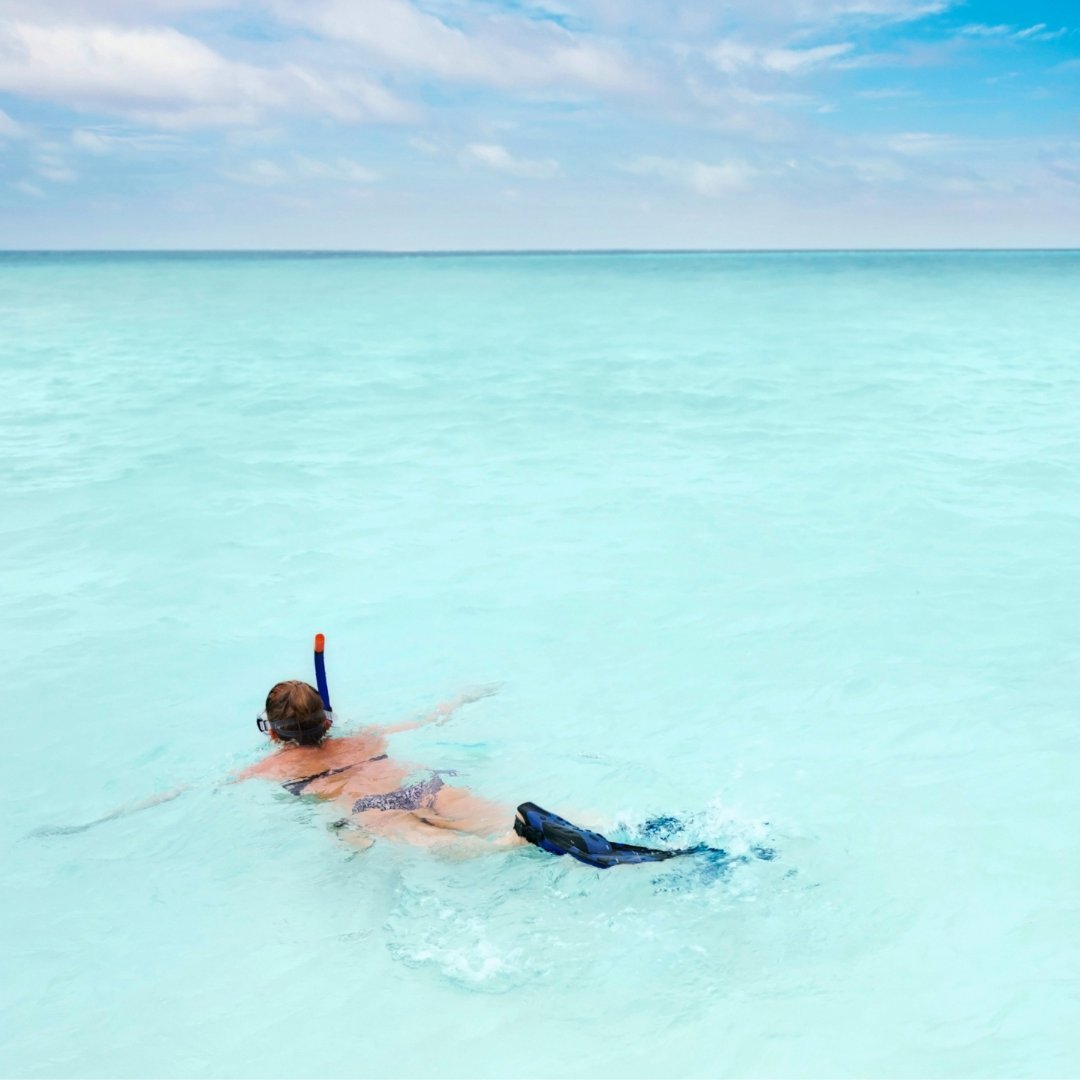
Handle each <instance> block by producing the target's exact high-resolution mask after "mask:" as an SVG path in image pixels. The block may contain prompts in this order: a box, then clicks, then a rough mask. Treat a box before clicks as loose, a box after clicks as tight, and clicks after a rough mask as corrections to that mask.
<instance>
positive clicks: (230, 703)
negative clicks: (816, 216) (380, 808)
mask: <svg viewBox="0 0 1080 1080" xmlns="http://www.w3.org/2000/svg"><path fill="white" fill-rule="evenodd" d="M0 373H2V376H0V377H2V383H0V386H2V394H0V495H2V502H0V505H2V514H0V635H2V640H0V657H2V668H0V670H2V673H3V684H2V694H0V701H2V704H3V725H4V727H3V730H4V732H5V736H6V738H5V753H4V754H3V756H2V759H0V770H2V773H0V853H2V858H3V867H4V874H3V884H2V894H3V926H4V935H3V945H2V978H0V1074H3V1075H5V1076H16V1077H24V1076H25V1077H75V1076H79V1077H179V1076H185V1077H204V1076H205V1077H257V1076H258V1077H315V1076H324V1077H354V1076H355V1077H469V1078H472V1077H507V1076H512V1077H520V1076H537V1077H611V1078H615V1077H620V1078H621V1077H745V1076H772V1077H867V1076H872V1077H907V1076H952V1077H1003V1076H1015V1077H1052V1076H1077V1075H1078V1074H1080V858H1078V841H1077V836H1078V826H1080V724H1078V710H1080V254H1076V253H1068V252H1057V253H1052V252H1045V253H1040V252H1005V253H989V254H988V253H983V254H979V253H962V252H961V253H936V254H935V253H880V254H866V253H862V254H860V253H821V254H798V253H792V254H783V253H773V254H702V255H692V254H686V255H649V254H640V255H632V254H625V255H586V254H581V255H566V256H559V255H519V256H440V257H435V256H428V257H389V256H387V257H370V256H367V257H365V256H323V257H305V256H302V255H236V256H225V255H92V254H80V255H17V254H9V255H2V256H0ZM316 631H322V632H325V634H326V635H327V642H328V644H327V659H328V669H329V676H330V687H331V691H332V695H333V698H334V704H335V707H336V709H337V711H338V714H339V717H340V718H341V719H340V721H339V730H342V729H344V730H351V729H354V728H356V727H358V726H360V725H363V724H369V723H384V722H385V723H389V722H391V721H396V720H400V719H403V718H408V717H410V716H413V715H415V714H416V713H417V712H419V711H420V710H423V709H424V708H426V707H430V706H431V705H434V704H435V703H437V702H438V701H440V700H443V699H445V698H446V697H448V696H451V695H453V694H454V693H456V692H457V691H458V690H460V689H461V688H462V687H463V686H468V685H470V684H475V683H488V682H499V683H502V684H503V685H502V689H501V691H500V693H499V694H498V695H496V696H494V697H491V698H488V699H485V700H484V701H481V702H479V703H477V704H475V705H473V706H470V707H469V708H468V709H465V710H463V711H462V712H461V713H460V714H459V715H458V716H456V717H455V718H454V719H453V720H452V721H451V722H450V723H449V724H447V725H445V726H442V727H436V728H428V729H425V730H422V731H418V732H412V733H408V734H404V735H400V736H395V740H396V741H395V744H394V753H396V754H400V755H401V756H402V757H404V758H406V759H408V760H411V761H415V762H421V763H426V764H430V765H432V766H434V767H438V768H448V769H457V770H458V771H459V774H460V775H459V776H458V777H457V778H456V779H455V780H454V782H455V783H459V784H465V785H468V786H469V787H471V788H473V789H475V790H476V791H477V792H479V793H481V794H483V795H485V796H487V797H489V798H493V799H497V800H501V801H504V802H505V803H506V804H507V805H508V807H512V806H513V805H514V804H516V803H518V802H520V801H523V800H526V799H531V800H533V801H536V802H538V803H540V804H541V805H544V806H547V807H549V808H551V809H553V810H556V811H559V812H561V813H563V814H564V815H566V816H568V817H572V818H575V819H578V820H580V821H582V822H583V823H585V824H588V825H591V826H594V827H598V828H601V829H604V830H608V831H609V832H610V833H611V835H613V836H617V837H621V838H623V839H629V840H633V839H634V838H636V837H640V836H641V835H642V832H641V825H642V823H643V822H645V821H646V820H648V819H650V818H654V817H656V816H657V815H668V816H672V817H675V818H677V819H678V820H679V822H680V823H681V825H680V827H679V829H678V832H677V834H675V835H674V836H673V838H672V840H671V842H672V843H680V844H691V843H708V844H712V845H718V846H722V847H724V848H725V849H726V850H727V851H728V852H729V854H730V855H731V856H732V859H731V862H730V863H729V864H728V865H727V866H726V867H724V868H723V869H722V870H720V871H717V870H716V868H715V867H712V868H710V867H709V866H708V865H706V864H704V863H702V862H701V861H695V860H694V859H691V858H687V859H682V860H674V861H672V862H671V863H668V864H666V865H665V866H662V867H648V866H646V867H630V868H618V869H615V870H612V871H609V872H606V873H605V872H600V871H596V870H592V869H590V868H588V867H585V866H582V865H580V864H578V863H574V862H572V861H571V860H570V859H565V858H564V859H558V858H555V857H553V856H548V855H545V854H543V853H541V852H539V851H537V850H535V849H523V850H517V851H514V852H512V853H508V854H502V855H498V856H490V857H486V858H481V859H476V860H472V861H460V862H445V861H440V860H438V859H434V858H432V857H431V856H430V855H426V854H425V853H424V852H422V851H418V850H414V849H411V848H402V847H395V846H394V845H392V844H388V843H385V842H382V843H377V844H376V845H375V847H374V848H373V849H371V851H369V852H367V853H364V854H350V853H349V851H348V849H346V848H345V847H344V846H343V845H342V844H341V843H340V842H339V841H338V839H337V838H336V835H335V834H334V833H333V832H332V831H330V830H328V828H327V827H326V822H327V818H326V816H325V814H324V813H323V812H322V811H321V810H320V808H319V807H318V806H317V805H316V804H315V803H314V802H313V801H311V800H302V799H294V798H292V797H290V796H288V795H286V794H285V793H284V792H282V791H281V790H280V789H275V788H272V787H270V786H269V785H265V784H259V783H257V782H252V783H247V784H237V785H228V784H226V783H225V781H226V780H227V779H228V777H229V775H230V773H231V772H233V771H234V770H236V769H238V768H240V767H242V766H244V765H246V764H249V763H251V762H254V761H256V760H257V759H258V758H259V756H260V755H261V754H263V753H264V752H265V751H266V748H267V747H266V743H265V740H264V737H263V736H261V735H260V734H259V733H258V731H257V730H256V726H255V716H256V714H257V713H258V712H259V710H260V709H261V708H262V705H263V699H264V697H265V695H266V691H267V690H268V688H269V687H270V686H271V684H273V683H274V682H276V681H278V680H279V679H283V678H290V677H300V678H310V671H311V655H310V649H311V637H312V635H313V634H314V633H315V632H316ZM180 784H185V785H190V789H189V790H188V791H187V792H186V794H184V795H182V796H181V797H179V798H177V799H175V800H173V801H171V802H168V803H165V804H162V805H159V806H156V807H154V808H151V809H146V810H143V811H142V812H139V813H134V814H131V815H129V816H125V817H120V818H117V819H115V820H112V821H108V822H105V823H103V824H100V825H97V826H95V827H93V828H91V829H88V830H86V831H83V832H78V833H73V834H68V835H51V836H49V835H46V836H43V835H40V834H38V835H32V836H31V835H28V834H31V833H32V832H34V831H35V830H41V829H45V828H49V827H53V826H63V825H70V824H75V823H82V822H87V821H90V820H93V819H95V818H100V817H102V816H103V815H106V814H108V813H109V812H110V811H112V810H113V809H115V808H116V807H118V806H122V805H125V804H128V803H132V802H136V801H138V800H141V799H145V798H147V797H149V796H152V795H154V794H155V793H161V792H166V791H168V790H170V789H172V788H174V787H176V786H177V785H180ZM755 848H758V849H769V850H771V851H772V852H774V853H775V855H774V857H773V858H772V859H769V860H764V859H759V858H755V857H753V850H754V849H755Z"/></svg>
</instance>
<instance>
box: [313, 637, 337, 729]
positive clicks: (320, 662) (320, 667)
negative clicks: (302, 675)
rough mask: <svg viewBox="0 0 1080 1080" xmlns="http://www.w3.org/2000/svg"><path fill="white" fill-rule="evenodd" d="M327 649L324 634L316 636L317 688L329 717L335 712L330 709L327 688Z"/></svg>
mask: <svg viewBox="0 0 1080 1080" xmlns="http://www.w3.org/2000/svg"><path fill="white" fill-rule="evenodd" d="M325 648H326V638H325V637H324V636H323V635H322V634H316V635H315V686H316V687H317V688H318V691H319V697H321V698H322V706H323V708H324V709H325V710H326V712H327V715H329V714H330V713H331V712H333V710H332V709H331V708H330V691H329V690H327V688H326V661H325V659H324V657H323V650H324V649H325Z"/></svg>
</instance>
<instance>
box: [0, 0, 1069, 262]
mask: <svg viewBox="0 0 1080 1080" xmlns="http://www.w3.org/2000/svg"><path fill="white" fill-rule="evenodd" d="M880 247H886V248H894V247H931V248H934V247H1080V2H1077V0H1024V2H1018V0H1009V2H1004V0H968V2H966V3H962V2H954V0H715V2H706V0H233V2H229V0H0V248H7V249H35V250H37V249H82V248H91V249H93V248H124V249H127V248H138V249H141V248H169V249H190V248H203V249H207V248H208V249H233V248H241V249H294V248H299V249H305V250H307V249H366V250H406V251H407V250H476V249H481V250H487V249H612V248H632V249H663V248H677V249H681V248H735V249H747V248H751V249H752V248H880Z"/></svg>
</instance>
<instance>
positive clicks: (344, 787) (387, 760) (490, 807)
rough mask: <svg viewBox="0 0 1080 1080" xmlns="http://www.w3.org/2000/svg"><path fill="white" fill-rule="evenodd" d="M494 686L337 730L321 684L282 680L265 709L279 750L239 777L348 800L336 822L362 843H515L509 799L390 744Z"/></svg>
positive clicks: (468, 847)
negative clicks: (455, 780)
mask: <svg viewBox="0 0 1080 1080" xmlns="http://www.w3.org/2000/svg"><path fill="white" fill-rule="evenodd" d="M495 690H496V688H495V687H479V688H475V689H471V690H467V691H465V692H464V693H462V694H460V695H458V697H456V698H454V699H453V700H451V701H447V702H444V703H442V704H441V705H438V706H437V707H436V708H435V709H433V710H432V711H431V712H430V713H428V714H427V715H426V716H423V717H421V718H420V719H418V720H414V721H408V722H405V723H402V724H395V725H391V726H387V727H371V728H365V729H363V730H362V731H359V732H357V733H356V734H355V735H346V736H341V737H336V738H331V737H330V736H329V732H330V729H331V727H332V725H333V719H332V715H330V714H328V713H327V711H326V709H325V707H324V704H323V699H322V697H321V696H320V694H319V692H318V691H317V690H316V689H315V688H314V687H313V686H309V685H308V684H307V683H305V682H300V681H298V680H291V681H289V682H281V683H278V684H277V685H276V686H275V687H274V688H273V689H272V690H271V691H270V693H269V694H267V696H266V710H265V712H264V713H263V714H262V715H261V716H260V717H259V726H260V729H261V730H263V731H265V732H266V733H267V734H268V735H269V737H270V740H271V742H273V743H275V744H277V750H276V752H275V753H272V754H270V755H269V756H268V757H265V758H263V760H262V761H260V762H258V763H257V764H255V765H252V766H251V767H250V768H248V769H245V770H244V771H243V772H241V773H239V774H238V775H237V777H236V779H237V780H247V779H253V778H256V777H258V778H260V779H264V780H275V781H277V782H278V783H280V784H281V786H282V787H283V788H284V789H285V790H286V791H288V792H289V793H290V794H292V795H297V796H313V797H315V798H318V799H321V800H323V801H325V802H329V803H333V804H335V805H336V806H338V807H341V808H342V809H343V810H345V811H346V814H347V816H346V817H344V818H342V819H341V820H340V821H338V822H336V823H335V824H336V825H338V826H340V827H342V834H341V835H342V838H343V839H345V840H347V841H348V842H349V843H352V844H355V845H357V846H359V847H367V846H369V845H370V844H371V843H372V842H373V840H374V839H375V838H376V837H387V838H392V839H395V840H404V841H407V842H409V843H413V844H422V845H425V846H428V847H433V848H439V849H445V850H447V851H453V850H456V851H459V852H479V851H481V850H497V849H503V848H507V847H512V846H517V845H519V844H522V843H525V842H526V841H525V839H524V838H523V837H521V836H519V835H517V834H516V833H515V832H513V831H511V830H510V822H512V821H513V820H514V815H513V810H512V809H511V808H509V807H506V806H501V805H499V804H498V803H494V802H490V801H488V800H487V799H482V798H480V797H479V796H477V795H474V794H473V793H472V792H471V791H468V790H467V789H465V788H460V787H455V786H452V785H450V784H447V783H446V782H445V781H444V780H443V777H444V776H453V775H454V773H453V771H452V770H438V769H427V768H418V767H416V766H414V765H410V764H407V763H404V762H400V761H395V760H393V759H391V757H390V756H389V754H388V753H387V749H388V746H389V743H388V737H389V736H390V735H393V734H396V733H397V732H401V731H411V730H414V729H416V728H421V727H425V726H427V725H429V724H443V723H445V722H446V721H447V720H449V719H450V717H451V716H452V715H453V714H454V713H455V712H456V711H457V710H458V709H460V708H461V707H462V706H464V705H468V704H470V703H471V702H474V701H479V700H480V699H481V698H484V697H487V696H489V695H491V694H493V693H495ZM345 826H349V828H344V827H345Z"/></svg>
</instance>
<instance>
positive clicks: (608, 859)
mask: <svg viewBox="0 0 1080 1080" xmlns="http://www.w3.org/2000/svg"><path fill="white" fill-rule="evenodd" d="M514 832H516V833H517V834H518V836H523V837H524V838H525V839H526V840H528V841H529V843H530V844H535V845H536V846H537V847H538V848H541V849H542V850H544V851H548V852H550V853H551V854H552V855H569V856H571V857H572V858H575V859H577V860H578V861H579V862H583V863H587V864H588V865H589V866H595V867H597V868H598V869H600V870H608V869H610V868H611V867H612V866H621V865H623V864H624V863H647V862H663V861H664V860H665V859H673V858H675V857H676V856H677V855H694V854H697V853H698V852H699V851H702V850H704V848H702V847H695V848H678V849H676V850H673V851H660V850H658V849H656V848H647V847H638V846H637V845H636V844H620V843H618V842H617V841H614V840H608V839H607V838H606V837H604V836H601V835H600V834H599V833H595V832H592V831H590V830H589V829H583V828H581V827H580V826H578V825H573V824H571V823H570V822H569V821H567V820H566V819H565V818H561V817H559V815H558V814H553V813H551V812H550V811H549V810H544V809H543V808H542V807H539V806H537V805H536V803H531V802H526V803H522V804H521V805H520V806H519V807H518V808H517V816H516V817H515V818H514Z"/></svg>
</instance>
